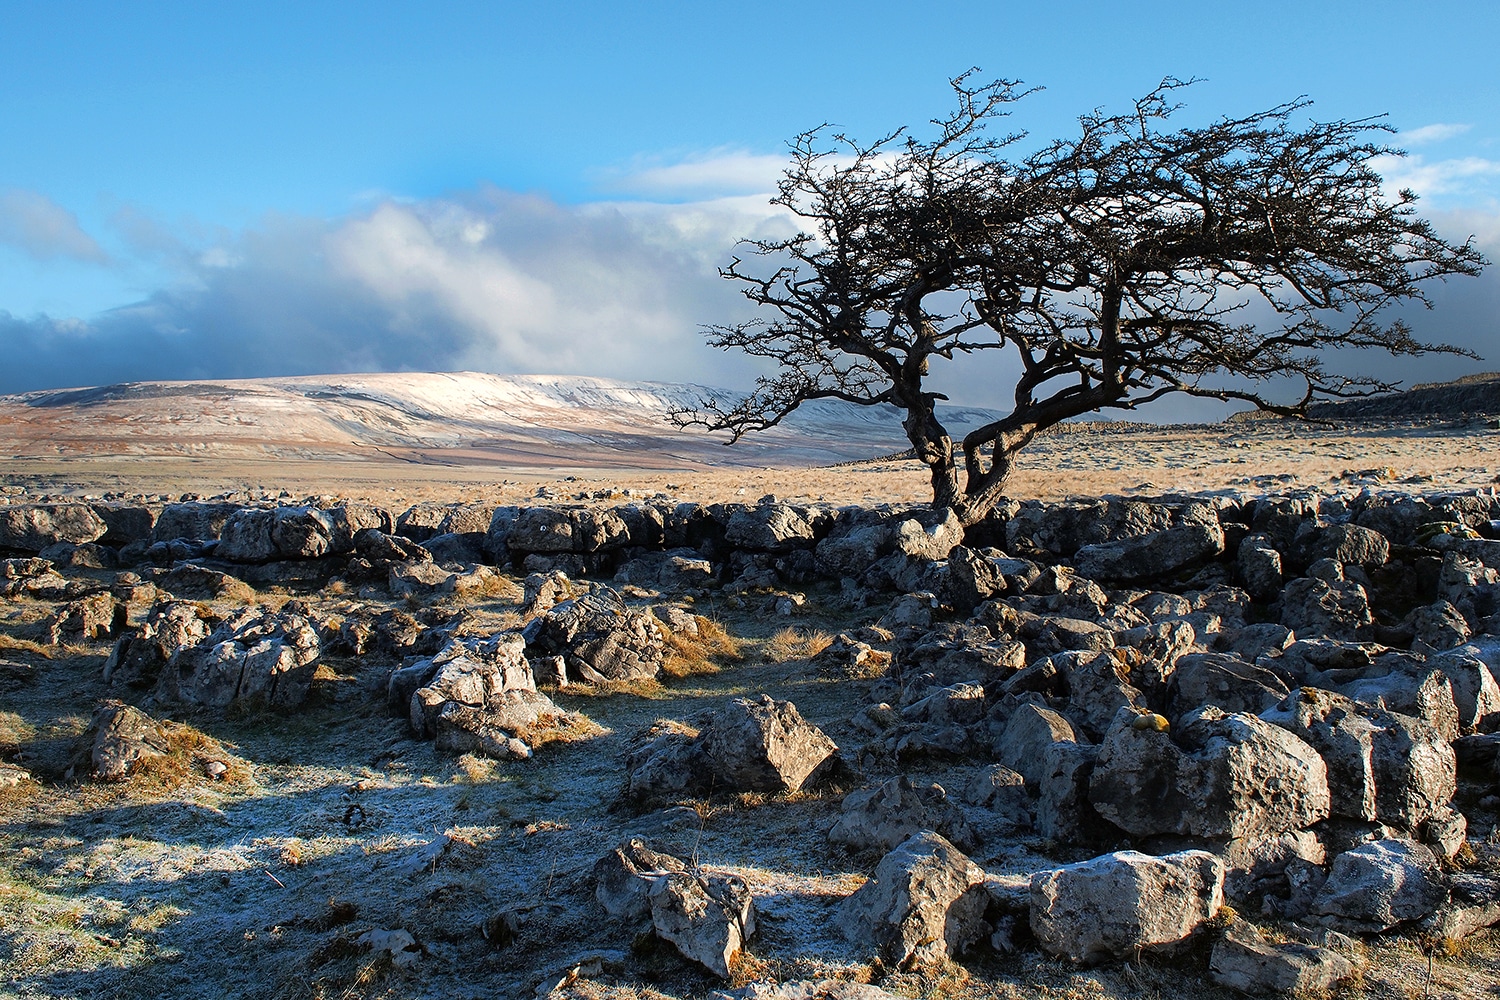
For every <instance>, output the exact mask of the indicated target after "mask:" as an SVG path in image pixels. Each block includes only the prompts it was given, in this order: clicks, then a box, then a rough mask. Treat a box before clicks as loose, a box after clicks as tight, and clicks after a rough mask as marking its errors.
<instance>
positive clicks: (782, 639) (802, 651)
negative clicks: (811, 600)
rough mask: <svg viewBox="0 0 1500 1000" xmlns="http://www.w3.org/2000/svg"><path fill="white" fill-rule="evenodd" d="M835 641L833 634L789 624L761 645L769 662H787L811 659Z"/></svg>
mask: <svg viewBox="0 0 1500 1000" xmlns="http://www.w3.org/2000/svg"><path fill="white" fill-rule="evenodd" d="M831 642H833V636H831V635H829V634H828V633H827V632H821V631H818V630H816V629H814V630H808V629H800V628H795V627H793V626H790V625H789V626H787V627H786V628H784V629H782V630H781V631H779V632H777V633H776V634H775V635H773V636H771V638H769V639H767V640H766V642H765V645H763V646H762V647H761V651H760V652H761V655H762V656H764V657H765V659H766V662H768V663H786V662H788V661H790V660H810V659H812V658H813V657H814V656H817V655H818V654H819V653H821V652H823V650H825V649H827V648H828V644H829V643H831Z"/></svg>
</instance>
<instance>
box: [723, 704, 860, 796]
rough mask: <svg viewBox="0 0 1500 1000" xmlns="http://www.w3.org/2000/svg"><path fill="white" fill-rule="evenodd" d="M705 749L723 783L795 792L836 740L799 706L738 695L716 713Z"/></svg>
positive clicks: (830, 752) (742, 788)
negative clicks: (809, 718) (804, 714)
mask: <svg viewBox="0 0 1500 1000" xmlns="http://www.w3.org/2000/svg"><path fill="white" fill-rule="evenodd" d="M704 751H705V752H706V754H707V756H708V760H709V763H710V765H711V766H712V767H713V770H714V773H715V774H716V775H718V777H719V779H720V780H721V782H722V786H721V787H724V788H726V789H734V790H738V791H764V792H784V791H785V792H795V791H797V790H798V789H799V788H801V787H802V786H803V785H804V784H805V783H806V782H807V781H808V779H809V778H811V777H812V776H813V774H814V773H815V772H816V771H817V770H818V768H819V767H821V766H823V764H824V763H825V762H826V761H828V760H829V759H830V758H832V757H833V755H834V754H836V753H837V752H838V746H837V745H836V744H835V743H834V742H833V741H832V740H830V739H829V738H828V737H827V736H825V735H824V734H823V731H822V730H821V729H819V728H818V727H817V726H815V725H813V724H812V723H810V722H808V721H807V720H806V719H804V718H803V717H802V715H801V713H799V712H798V711H797V706H795V705H793V704H792V703H791V702H789V701H776V700H775V699H773V698H772V697H771V696H770V695H765V694H763V695H761V696H760V697H759V698H758V699H750V698H735V699H733V700H731V701H730V702H729V703H728V704H726V705H725V706H724V707H723V708H721V709H719V710H718V711H717V712H716V713H714V717H713V721H712V722H711V723H710V725H709V727H708V731H707V733H706V734H705V738H704Z"/></svg>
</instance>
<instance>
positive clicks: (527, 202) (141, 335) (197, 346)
mask: <svg viewBox="0 0 1500 1000" xmlns="http://www.w3.org/2000/svg"><path fill="white" fill-rule="evenodd" d="M1429 128H1430V129H1433V130H1438V129H1451V128H1452V127H1451V126H1430V127H1429ZM1416 132H1417V133H1422V132H1423V130H1420V129H1419V130H1416ZM1433 136H1434V138H1433V141H1437V140H1438V139H1439V138H1441V136H1439V135H1438V134H1437V132H1436V131H1434V132H1433ZM771 159H772V158H769V157H755V156H751V155H750V154H743V153H738V152H732V151H731V152H728V153H722V154H720V155H718V156H716V157H701V158H697V159H693V160H689V161H685V162H683V163H680V164H675V165H673V164H668V165H649V164H648V165H645V166H640V167H639V169H637V170H636V172H635V173H634V174H631V175H629V176H626V175H624V174H622V175H620V177H619V178H618V182H617V183H616V184H615V185H614V189H615V190H616V191H618V192H621V196H620V200H616V201H611V202H593V203H587V204H582V205H563V204H559V203H557V202H555V201H552V200H550V199H548V198H546V197H543V196H539V195H523V194H517V193H513V192H509V191H504V190H501V189H498V188H493V187H486V188H483V189H480V190H476V191H469V192H463V193H459V194H455V195H451V196H448V197H443V198H433V199H425V200H402V199H395V198H386V199H383V200H379V201H377V202H375V203H373V204H372V205H370V206H369V207H366V208H364V209H362V210H360V211H358V212H354V213H350V214H348V215H344V216H341V217H336V218H310V217H300V216H290V215H281V216H272V217H269V218H266V219H264V220H263V221H262V222H261V223H260V224H259V225H257V226H255V227H253V228H251V229H248V230H245V231H242V232H239V233H224V232H221V231H214V230H207V229H197V230H188V229H184V228H183V227H181V226H178V227H173V226H169V225H165V224H162V223H161V222H159V221H157V220H155V219H154V218H152V217H151V216H150V215H149V213H146V212H144V211H142V210H140V209H136V208H129V207H127V208H122V209H119V210H117V211H116V212H115V213H114V215H113V216H112V217H111V220H110V226H111V231H110V235H111V237H112V238H111V239H110V240H109V241H107V244H108V245H109V246H110V247H111V248H112V249H115V250H116V252H115V254H114V255H113V256H112V255H111V254H109V253H106V251H105V250H104V249H103V248H102V247H101V245H100V242H99V241H97V240H95V239H94V238H93V237H92V236H90V235H89V234H88V233H85V232H84V231H83V230H82V229H81V228H80V227H79V225H78V222H77V219H76V218H75V217H74V216H73V215H72V214H71V213H70V212H68V211H67V210H66V209H64V208H62V207H61V206H58V205H56V204H55V203H53V202H51V201H49V200H48V199H46V198H45V197H42V196H40V195H34V194H31V193H28V192H10V193H7V194H5V195H4V196H3V197H0V239H3V240H5V241H7V242H10V243H12V244H14V245H16V246H19V247H21V248H22V249H23V250H24V251H25V252H27V253H29V254H30V255H31V256H33V257H35V258H37V259H38V260H48V259H64V258H65V259H68V260H75V261H80V260H81V261H89V262H92V263H95V264H99V265H101V266H104V267H124V266H127V265H129V266H138V267H140V266H145V264H146V263H149V265H150V266H151V267H154V268H156V269H158V271H159V272H160V273H162V274H166V275H168V276H169V278H168V280H165V281H163V282H162V283H161V286H160V287H159V289H158V290H157V291H155V292H154V293H152V294H150V295H149V296H147V297H145V298H144V299H143V300H141V301H138V302H134V303H131V304H129V305H124V306H121V307H119V308H116V309H113V310H110V311H108V312H105V313H103V314H101V315H97V316H93V317H89V318H72V317H61V318H59V317H49V316H34V317H17V316H13V315H10V314H9V313H6V312H4V311H0V354H3V356H4V358H5V359H6V363H5V364H4V365H0V392H7V393H8V392H21V391H26V390H32V389H44V388H58V387H65V386H80V385H98V384H107V383H111V382H120V381H134V380H148V379H188V380H191V379H207V378H248V377H260V376H271V375H300V374H335V373H352V372H374V371H456V370H475V371H487V372H495V373H501V374H510V373H518V374H519V373H532V374H583V375H599V376H608V377H617V378H625V379H654V380H662V381H683V382H700V383H705V384H715V385H723V386H728V387H731V388H746V387H748V386H749V384H750V382H751V381H752V380H753V378H754V376H755V375H756V374H759V373H760V372H762V371H763V370H764V369H763V368H760V367H758V363H756V362H753V361H752V360H751V359H747V358H745V357H743V356H740V355H730V354H723V353H721V352H718V351H714V350H711V349H709V348H708V347H707V346H705V345H704V343H703V339H702V334H701V332H700V328H701V326H702V325H703V324H707V323H724V322H733V321H735V320H738V319H743V318H747V317H748V316H749V315H750V313H749V308H750V307H749V305H748V303H746V302H745V300H744V299H743V298H742V297H741V296H740V295H739V293H738V289H737V286H735V285H734V284H732V283H730V282H726V281H723V280H722V279H720V278H719V277H718V273H717V271H718V268H719V267H720V266H721V265H723V264H724V263H726V262H727V260H728V259H729V257H730V255H731V254H732V253H733V251H734V246H735V243H736V241H737V240H738V239H740V238H743V237H748V236H758V235H772V234H783V233H787V232H789V231H790V230H791V226H792V220H791V219H790V218H789V217H788V216H787V215H785V214H784V213H782V212H781V211H780V210H776V209H773V208H771V207H770V206H769V205H768V204H767V198H768V194H765V193H759V194H757V193H745V191H744V189H745V188H752V189H753V188H756V187H757V186H759V187H761V188H763V189H764V188H766V187H768V185H769V182H768V180H767V178H774V176H775V170H773V169H772V167H773V164H772V163H771V162H769V161H770V160H771ZM1394 166H1395V167H1396V168H1397V170H1394V171H1392V173H1391V180H1392V181H1393V182H1399V183H1403V184H1405V183H1410V184H1411V185H1412V186H1415V187H1417V188H1418V189H1419V190H1421V191H1423V192H1424V193H1439V194H1441V193H1444V192H1456V193H1457V194H1459V195H1463V196H1465V197H1468V198H1469V199H1470V200H1471V201H1473V200H1477V201H1479V202H1481V203H1483V201H1484V198H1483V197H1482V196H1480V197H1478V198H1475V197H1474V196H1475V194H1476V192H1482V190H1483V189H1484V187H1485V185H1487V184H1489V183H1490V182H1491V181H1492V180H1493V178H1494V177H1495V176H1496V165H1495V164H1494V163H1492V162H1491V161H1481V162H1480V163H1479V164H1477V165H1476V164H1474V163H1470V162H1469V161H1468V160H1434V161H1431V162H1427V161H1424V160H1422V159H1421V158H1420V157H1417V156H1413V157H1408V158H1406V159H1404V160H1397V161H1394ZM1403 169H1404V170H1405V171H1406V172H1405V173H1404V174H1402V173H1399V170H1403ZM626 192H629V195H628V196H627V195H626V194H625V193H626ZM643 195H660V196H662V197H664V198H665V197H669V196H673V195H678V196H682V197H681V199H680V200H678V201H669V200H667V201H648V200H640V197H641V196H643ZM689 196H691V197H689ZM1438 204H1439V206H1441V205H1442V204H1443V200H1442V199H1439V202H1438ZM1424 207H1426V206H1425V203H1424ZM1428 215H1429V217H1430V218H1432V219H1433V220H1434V222H1435V224H1436V225H1437V226H1438V227H1439V229H1440V230H1441V231H1442V232H1444V233H1445V234H1446V235H1447V236H1448V237H1449V238H1452V239H1458V240H1462V239H1464V238H1466V237H1468V236H1469V235H1471V234H1472V235H1474V236H1475V238H1476V241H1477V242H1478V243H1479V245H1480V246H1481V247H1482V248H1484V249H1485V250H1486V251H1487V252H1488V253H1489V255H1490V256H1491V257H1492V258H1500V211H1497V210H1495V209H1492V208H1489V207H1482V208H1465V209H1448V210H1442V209H1441V207H1440V208H1439V210H1438V211H1436V212H1431V211H1429V212H1428ZM1430 294H1431V295H1432V298H1433V299H1434V301H1435V303H1436V305H1437V308H1436V309H1435V310H1432V311H1426V310H1420V309H1418V310H1409V311H1408V313H1407V315H1406V318H1407V319H1408V321H1409V322H1411V323H1412V325H1413V327H1414V328H1415V330H1416V332H1417V334H1418V335H1419V336H1420V337H1421V338H1422V339H1425V340H1429V341H1435V342H1448V343H1454V344H1457V345H1459V346H1461V347H1465V348H1468V349H1470V350H1472V351H1474V352H1476V353H1478V354H1480V355H1481V356H1483V357H1484V358H1485V361H1484V362H1483V363H1476V362H1474V361H1472V360H1468V359H1462V358H1453V357H1447V356H1437V357H1432V358H1428V359H1415V360H1413V359H1391V358H1389V357H1387V356H1385V355H1380V354H1370V355H1366V356H1364V357H1358V358H1339V359H1335V361H1334V363H1335V364H1337V365H1338V366H1339V367H1340V368H1347V369H1349V370H1354V371H1358V372H1360V373H1364V374H1372V375H1375V376H1378V377H1381V378H1386V379H1389V380H1404V381H1408V382H1410V381H1430V380H1437V379H1443V378H1449V377H1453V376H1455V375H1458V374H1462V373H1464V372H1469V371H1474V370H1476V369H1478V368H1481V367H1483V368H1490V369H1500V336H1497V320H1496V317H1497V316H1500V268H1491V269H1490V271H1488V272H1487V273H1486V274H1485V275H1484V276H1483V277H1482V278H1480V279H1477V280H1471V279H1455V280H1454V281H1452V282H1450V283H1448V284H1444V285H1437V286H1435V287H1433V288H1431V289H1430ZM0 305H3V303H0ZM995 353H996V355H997V356H995V357H986V358H984V359H983V360H982V361H981V362H979V363H974V362H971V361H964V362H961V363H958V364H954V365H951V366H948V365H944V366H940V368H939V369H938V370H935V372H934V376H935V378H936V380H937V382H938V385H937V386H936V388H938V389H939V390H940V391H944V392H946V393H948V394H949V395H950V396H951V397H952V399H953V400H954V401H955V402H959V403H967V404H973V405H984V406H995V407H1000V408H1003V407H1005V406H1006V405H1007V403H1008V396H1009V389H1008V386H1009V385H1010V384H1012V382H1013V380H1014V376H1015V372H1014V370H1013V369H1014V364H1013V361H1012V360H1010V359H1008V358H1005V357H1001V356H999V354H1000V352H995ZM997 386H1001V387H1003V388H1002V389H1000V390H998V391H997V389H996V387H997ZM1220 409H1222V408H1220ZM1145 415H1146V416H1147V417H1150V418H1155V419H1189V418H1197V417H1203V418H1210V417H1215V416H1217V415H1219V411H1218V409H1214V408H1213V407H1212V406H1211V405H1210V404H1203V403H1196V402H1192V401H1186V400H1175V401H1174V400H1170V399H1169V400H1168V401H1166V402H1164V403H1162V404H1159V405H1157V406H1155V407H1153V408H1152V410H1151V412H1150V413H1148V414H1145Z"/></svg>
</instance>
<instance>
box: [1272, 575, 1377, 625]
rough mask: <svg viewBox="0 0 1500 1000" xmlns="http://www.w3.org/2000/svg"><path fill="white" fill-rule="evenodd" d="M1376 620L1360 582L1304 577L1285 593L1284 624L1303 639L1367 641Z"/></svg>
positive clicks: (1288, 585)
mask: <svg viewBox="0 0 1500 1000" xmlns="http://www.w3.org/2000/svg"><path fill="white" fill-rule="evenodd" d="M1374 620H1375V619H1374V617H1373V616H1372V615H1371V613H1370V600H1369V597H1368V596H1367V595H1366V594H1365V588H1364V587H1361V586H1360V585H1359V584H1357V583H1349V582H1343V583H1329V582H1328V581H1326V580H1318V579H1313V578H1311V577H1303V578H1301V579H1298V580H1293V581H1292V582H1291V583H1289V584H1287V585H1286V588H1285V589H1284V590H1283V591H1282V592H1281V624H1283V625H1285V626H1286V627H1287V628H1289V629H1291V630H1292V631H1294V632H1296V633H1297V634H1298V635H1299V636H1302V637H1303V638H1308V637H1311V636H1315V635H1321V636H1327V637H1328V638H1330V639H1344V640H1354V639H1363V638H1367V637H1368V634H1369V631H1370V626H1371V625H1372V624H1373V623H1374Z"/></svg>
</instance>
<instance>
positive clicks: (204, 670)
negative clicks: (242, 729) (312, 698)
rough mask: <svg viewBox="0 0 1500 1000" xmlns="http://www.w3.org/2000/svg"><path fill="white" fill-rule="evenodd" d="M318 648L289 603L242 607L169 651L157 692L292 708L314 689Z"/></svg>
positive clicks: (193, 700)
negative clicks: (207, 631)
mask: <svg viewBox="0 0 1500 1000" xmlns="http://www.w3.org/2000/svg"><path fill="white" fill-rule="evenodd" d="M319 652H320V646H319V643H318V633H317V629H316V628H315V627H314V626H313V624H312V622H311V621H309V620H308V619H307V618H306V617H305V616H303V615H302V614H300V613H298V612H297V611H296V610H293V606H292V605H288V606H287V607H284V608H283V609H282V610H280V611H271V610H269V609H267V608H263V607H248V608H243V609H241V610H240V611H237V612H236V613H235V614H233V615H231V616H230V617H229V618H228V619H226V620H225V621H224V622H223V623H222V624H221V625H219V626H218V627H217V628H215V629H214V630H213V632H212V633H210V634H209V635H208V637H207V638H205V639H203V640H201V641H199V642H198V643H197V644H195V645H192V646H189V647H186V648H184V649H179V650H178V651H177V652H176V653H175V654H173V656H172V658H171V660H170V661H169V662H168V663H167V665H166V667H165V668H163V670H162V672H161V675H160V678H159V680H158V681H157V687H156V692H157V695H158V697H160V698H162V699H163V700H165V701H169V702H185V703H188V704H193V705H204V706H210V707H214V708H225V707H227V706H229V705H232V704H237V703H238V704H245V705H251V706H254V705H268V706H270V707H272V708H283V709H285V708H295V707H297V706H298V705H301V704H302V703H303V702H304V701H306V700H307V696H308V693H309V692H310V691H311V690H312V678H313V673H314V672H315V671H316V670H317V664H318V656H319Z"/></svg>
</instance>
